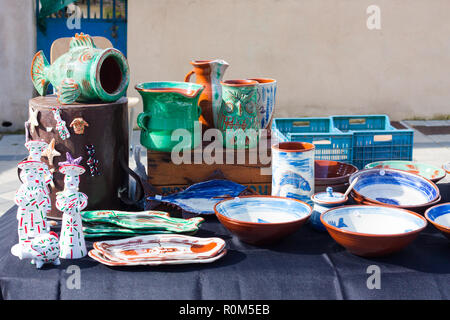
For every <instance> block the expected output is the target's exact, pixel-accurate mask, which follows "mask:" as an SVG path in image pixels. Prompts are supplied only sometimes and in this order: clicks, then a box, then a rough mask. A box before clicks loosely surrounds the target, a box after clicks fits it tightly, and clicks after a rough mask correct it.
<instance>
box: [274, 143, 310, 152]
mask: <svg viewBox="0 0 450 320" xmlns="http://www.w3.org/2000/svg"><path fill="white" fill-rule="evenodd" d="M315 148H316V146H315V145H313V144H312V143H309V142H294V141H291V142H280V143H277V144H274V145H273V146H272V149H275V150H278V151H280V152H307V151H311V150H314V149H315Z"/></svg>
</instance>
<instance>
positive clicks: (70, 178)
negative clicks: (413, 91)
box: [56, 164, 88, 259]
mask: <svg viewBox="0 0 450 320" xmlns="http://www.w3.org/2000/svg"><path fill="white" fill-rule="evenodd" d="M85 171H86V170H85V169H84V168H83V167H82V166H80V165H77V164H66V165H63V166H61V167H60V168H59V172H61V173H62V174H64V175H65V176H64V190H63V191H61V192H58V193H57V195H56V208H57V209H58V210H59V211H61V212H62V213H63V220H62V226H61V236H60V243H59V244H60V253H59V257H60V258H63V259H78V258H82V257H84V256H86V254H87V250H86V244H85V241H84V235H83V226H82V221H81V214H80V212H81V211H82V210H83V209H84V208H86V206H87V200H88V198H87V196H86V195H85V194H84V193H82V192H79V191H78V185H79V183H80V175H82V174H83V173H84V172H85Z"/></svg>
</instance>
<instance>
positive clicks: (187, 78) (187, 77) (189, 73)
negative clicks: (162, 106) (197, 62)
mask: <svg viewBox="0 0 450 320" xmlns="http://www.w3.org/2000/svg"><path fill="white" fill-rule="evenodd" d="M193 73H194V70H192V71H189V72H188V73H187V74H186V75H185V76H184V82H190V80H191V76H192V74H193Z"/></svg>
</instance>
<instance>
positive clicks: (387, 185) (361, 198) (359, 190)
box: [349, 168, 441, 212]
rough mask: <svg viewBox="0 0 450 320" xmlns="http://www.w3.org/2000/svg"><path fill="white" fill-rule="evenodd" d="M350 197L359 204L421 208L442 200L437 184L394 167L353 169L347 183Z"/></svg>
mask: <svg viewBox="0 0 450 320" xmlns="http://www.w3.org/2000/svg"><path fill="white" fill-rule="evenodd" d="M355 179H358V181H357V182H356V184H355V186H354V187H353V189H352V192H351V195H352V197H353V199H354V200H355V201H356V202H357V203H360V204H366V205H383V206H390V207H396V208H403V209H409V210H414V211H417V212H423V211H424V210H425V209H426V208H428V207H431V206H432V205H434V204H436V203H438V202H439V201H440V200H441V195H440V193H439V189H438V187H437V186H436V185H435V184H434V183H433V182H432V181H430V180H428V179H425V178H423V177H421V176H419V175H417V174H414V173H409V172H406V171H401V170H395V169H384V168H383V169H365V170H361V171H359V172H357V173H354V174H352V175H351V177H350V180H349V181H350V183H352V182H353V181H354V180H355Z"/></svg>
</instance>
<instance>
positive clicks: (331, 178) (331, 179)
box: [314, 160, 358, 191]
mask: <svg viewBox="0 0 450 320" xmlns="http://www.w3.org/2000/svg"><path fill="white" fill-rule="evenodd" d="M357 171H358V168H357V167H355V166H353V165H351V164H348V163H344V162H338V161H330V160H315V161H314V181H315V184H316V186H319V185H321V186H325V188H326V187H329V186H332V187H333V189H335V188H334V185H341V184H346V183H348V179H349V178H350V176H351V175H352V174H353V173H355V172H357ZM316 191H318V190H316Z"/></svg>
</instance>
